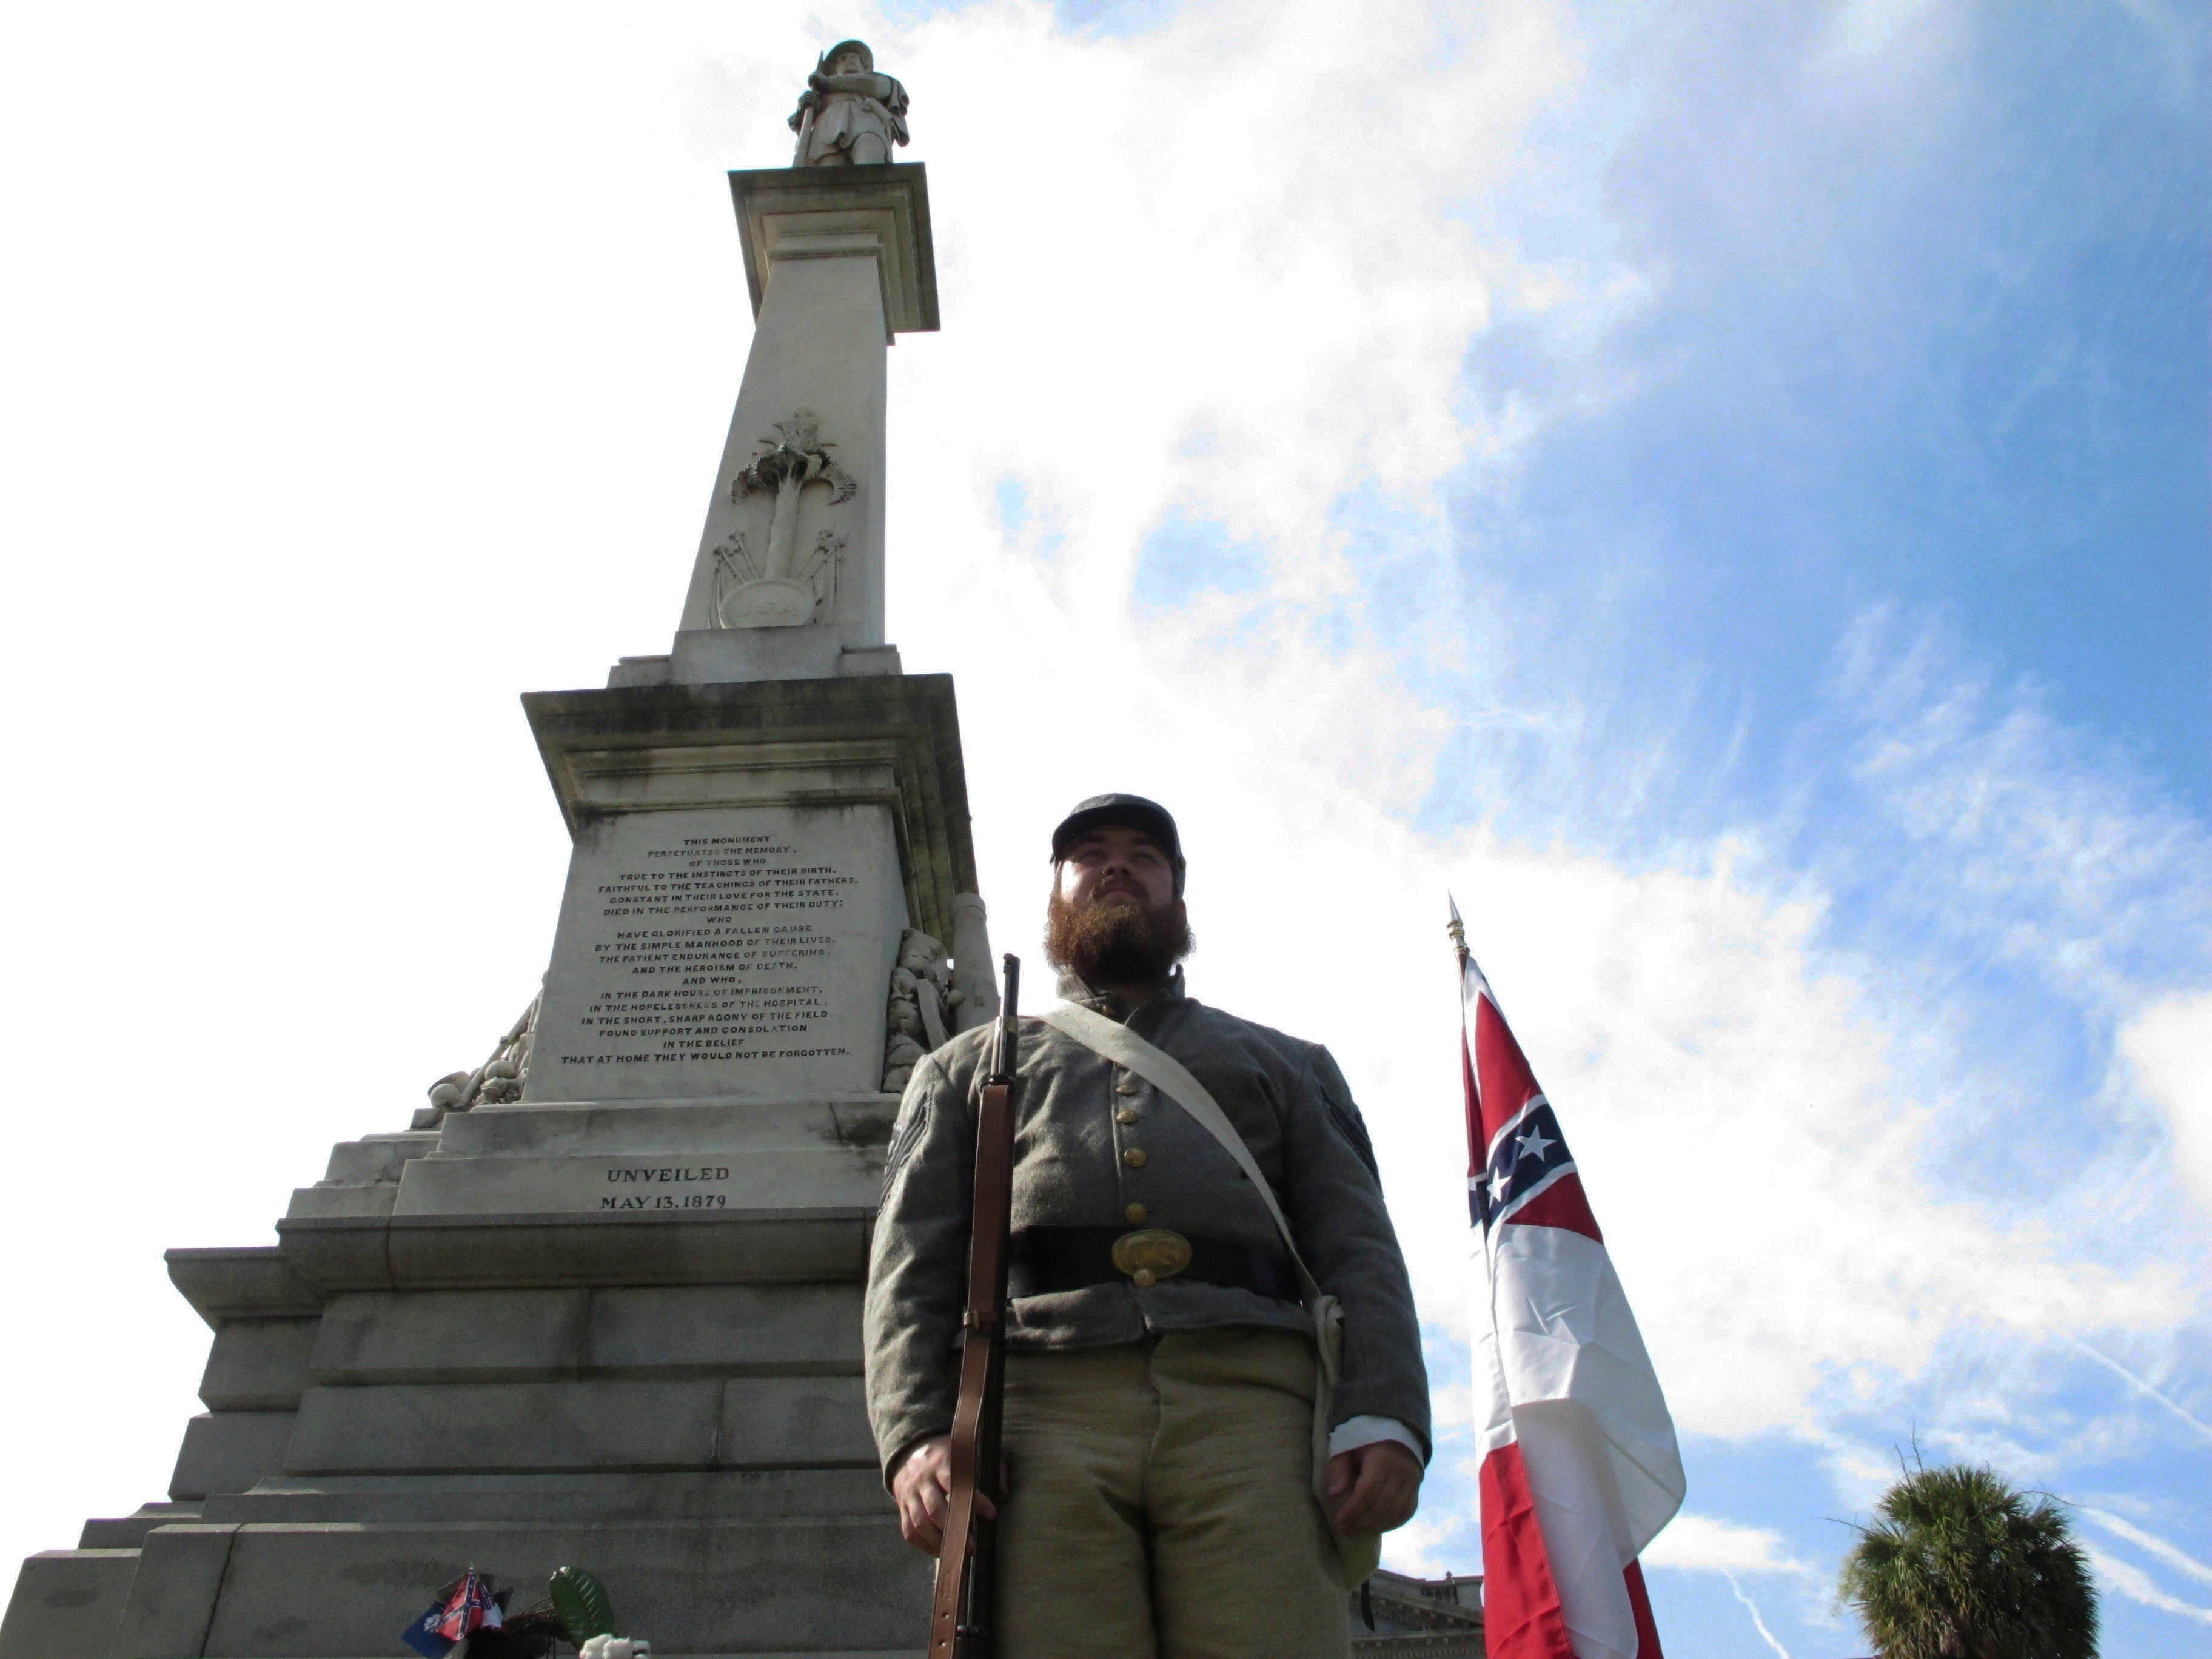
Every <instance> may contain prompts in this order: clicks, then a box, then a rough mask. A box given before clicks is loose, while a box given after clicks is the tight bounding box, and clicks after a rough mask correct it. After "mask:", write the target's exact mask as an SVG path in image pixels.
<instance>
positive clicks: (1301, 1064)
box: [865, 973, 1429, 1474]
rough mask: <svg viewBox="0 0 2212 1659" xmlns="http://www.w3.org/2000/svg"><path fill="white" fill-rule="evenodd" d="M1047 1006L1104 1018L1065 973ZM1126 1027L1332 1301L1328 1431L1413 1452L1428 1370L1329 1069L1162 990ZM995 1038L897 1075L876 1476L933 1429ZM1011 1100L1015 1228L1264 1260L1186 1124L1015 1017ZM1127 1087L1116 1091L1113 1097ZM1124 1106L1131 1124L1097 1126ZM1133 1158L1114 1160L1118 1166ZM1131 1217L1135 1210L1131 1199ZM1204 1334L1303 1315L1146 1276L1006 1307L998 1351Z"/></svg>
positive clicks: (1347, 1096) (1269, 1225)
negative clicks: (1240, 1162)
mask: <svg viewBox="0 0 2212 1659" xmlns="http://www.w3.org/2000/svg"><path fill="white" fill-rule="evenodd" d="M1060 994H1061V995H1062V996H1063V997H1065V998H1066V1000H1069V1001H1074V1002H1080V1003H1082V1004H1083V1005H1084V1006H1087V1007H1091V1008H1095V1009H1097V1011H1098V1012H1101V1013H1104V1014H1108V1015H1110V1016H1112V1017H1114V1018H1121V1017H1122V1012H1123V1011H1122V1010H1121V1009H1120V1008H1119V1007H1118V1006H1115V1005H1114V1004H1113V1003H1112V1001H1111V1000H1109V999H1106V998H1102V997H1100V996H1097V995H1096V994H1093V993H1091V991H1090V990H1089V989H1088V988H1087V987H1085V986H1083V985H1082V984H1081V983H1080V982H1079V981H1073V980H1070V979H1066V978H1063V979H1062V981H1061V982H1060ZM1126 1023H1127V1025H1128V1027H1129V1029H1130V1030H1132V1031H1133V1032H1134V1033H1135V1034H1136V1035H1138V1036H1141V1037H1143V1038H1144V1039H1145V1040H1146V1042H1151V1043H1152V1044H1153V1045H1154V1046H1155V1047H1156V1048H1161V1049H1164V1050H1165V1051H1166V1052H1167V1053H1168V1054H1171V1055H1173V1056H1174V1057H1175V1058H1176V1060H1181V1061H1182V1064H1183V1065H1184V1066H1186V1067H1188V1069H1189V1070H1190V1072H1191V1073H1193V1074H1194V1076H1196V1077H1197V1079H1198V1080H1199V1081H1200V1083H1202V1084H1204V1085H1206V1089H1207V1091H1209V1092H1210V1093H1211V1094H1212V1096H1213V1097H1214V1099H1215V1100H1216V1101H1218V1103H1220V1106H1221V1109H1222V1110H1223V1111H1224V1112H1225V1113H1226V1114H1227V1115H1228V1116H1229V1120H1230V1121H1231V1122H1232V1123H1233V1124H1235V1125H1236V1126H1237V1132H1238V1133H1240V1134H1242V1135H1243V1138H1244V1141H1245V1144H1246V1146H1249V1148H1250V1149H1251V1153H1252V1157H1253V1159H1254V1161H1255V1163H1257V1164H1259V1166H1260V1169H1261V1172H1262V1173H1264V1174H1265V1175H1266V1176H1267V1182H1268V1184H1269V1185H1270V1186H1271V1187H1273V1188H1274V1191H1275V1196H1276V1201H1277V1202H1278V1203H1279V1204H1280V1205H1281V1206H1282V1207H1283V1212H1284V1213H1285V1216H1287V1217H1288V1218H1289V1220H1290V1223H1291V1231H1292V1232H1293V1233H1294V1234H1295V1235H1296V1236H1297V1243H1298V1252H1299V1254H1300V1255H1302V1256H1304V1258H1305V1262H1306V1265H1307V1267H1310V1269H1311V1270H1312V1272H1313V1275H1314V1278H1315V1279H1316V1281H1317V1282H1318V1283H1319V1284H1320V1285H1321V1287H1322V1289H1323V1290H1324V1291H1328V1292H1329V1293H1330V1294H1332V1295H1334V1296H1335V1297H1337V1298H1338V1300H1339V1301H1340V1302H1341V1303H1342V1304H1343V1305H1344V1316H1345V1341H1344V1365H1343V1371H1342V1375H1341V1376H1340V1380H1339V1382H1338V1384H1337V1390H1336V1395H1335V1400H1334V1408H1333V1412H1332V1420H1333V1422H1334V1423H1342V1422H1344V1421H1345V1420H1346V1419H1349V1418H1352V1417H1361V1416H1368V1415H1373V1416H1377V1417H1386V1418H1394V1419H1396V1420H1397V1421H1399V1422H1401V1423H1402V1424H1404V1425H1407V1427H1408V1428H1409V1429H1411V1430H1412V1431H1413V1432H1414V1433H1415V1434H1416V1435H1418V1436H1419V1438H1420V1440H1421V1443H1422V1445H1423V1448H1424V1449H1426V1448H1427V1446H1428V1444H1429V1389H1428V1374H1427V1371H1426V1369H1425V1367H1424V1365H1423V1364H1422V1362H1421V1340H1420V1327H1419V1321H1418V1319H1417V1318H1416V1316H1415V1315H1414V1311H1413V1291H1412V1288H1411V1286H1410V1285H1408V1284H1407V1278H1406V1264H1405V1259H1404V1257H1403V1256H1402V1255H1400V1253H1399V1249H1398V1240H1397V1236H1396V1234H1395V1232H1394V1231H1392V1229H1391V1226H1390V1217H1389V1212H1388V1211H1386V1210H1385V1209H1384V1207H1383V1188H1382V1185H1381V1182H1379V1181H1378V1179H1377V1178H1376V1169H1375V1154H1374V1152H1373V1149H1372V1148H1371V1147H1370V1145H1369V1144H1368V1139H1367V1129H1366V1126H1365V1125H1364V1123H1363V1122H1362V1121H1361V1120H1360V1116H1359V1109H1358V1107H1357V1106H1355V1105H1354V1104H1353V1103H1352V1093H1351V1091H1350V1090H1349V1089H1347V1088H1346V1086H1345V1081H1344V1077H1343V1074H1342V1073H1340V1072H1339V1071H1338V1070H1337V1067H1336V1062H1335V1061H1334V1060H1332V1059H1330V1058H1329V1054H1328V1050H1327V1049H1326V1048H1322V1047H1321V1046H1320V1045H1318V1044H1317V1043H1311V1042H1300V1041H1298V1040H1297V1038H1295V1037H1290V1036H1284V1035H1283V1034H1282V1033H1281V1032H1279V1031H1273V1030H1269V1029H1268V1028H1267V1027H1266V1026H1264V1025H1257V1024H1253V1023H1252V1022H1251V1021H1250V1020H1247V1019H1239V1018H1237V1017H1236V1016H1235V1015H1233V1014H1226V1013H1223V1012H1221V1011H1220V1010H1218V1009H1216V1008H1209V1007H1207V1006H1206V1005H1205V1004H1203V1003H1201V1002H1199V1001H1197V1000H1195V999H1194V998H1191V997H1188V996H1187V995H1185V994H1183V989H1182V975H1181V974H1180V973H1178V974H1177V975H1176V977H1175V980H1174V982H1173V983H1172V984H1171V985H1170V987H1168V988H1166V989H1165V990H1163V991H1162V992H1161V993H1160V994H1158V996H1156V997H1155V998H1154V999H1153V1000H1152V1001H1150V1002H1147V1003H1146V1005H1145V1006H1143V1007H1141V1008H1139V1009H1138V1010H1137V1011H1136V1012H1135V1013H1134V1014H1133V1015H1130V1016H1128V1018H1127V1022H1126ZM995 1031H996V1026H995V1024H993V1025H987V1026H982V1027H978V1028H977V1029H975V1030H969V1031H963V1032H962V1033H961V1034H960V1035H959V1036H956V1037H954V1038H953V1039H952V1040H951V1042H948V1043H946V1044H945V1046H944V1047H943V1048H939V1049H938V1050H937V1051H936V1052H935V1053H933V1054H929V1055H927V1056H926V1057H925V1058H924V1059H923V1060H921V1063H920V1064H919V1065H918V1066H915V1073H914V1077H913V1079H912V1080H911V1081H910V1082H909V1083H908V1085H907V1089H906V1094H905V1097H904V1098H903V1100H902V1102H901V1103H900V1107H899V1115H898V1121H897V1124H896V1127H895V1128H894V1129H893V1130H892V1133H891V1143H890V1153H889V1159H888V1164H887V1166H886V1168H885V1170H884V1199H883V1209H882V1213H881V1214H880V1216H879V1217H878V1219H877V1223H876V1228H875V1236H874V1238H873V1241H872V1247H871V1251H870V1257H869V1263H868V1289H867V1301H866V1315H865V1340H866V1349H867V1392H868V1414H869V1419H870V1422H871V1424H872V1427H873V1429H874V1431H875V1437H876V1447H877V1450H878V1454H879V1455H880V1456H881V1458H882V1460H883V1464H884V1469H885V1471H886V1474H888V1471H889V1470H890V1468H892V1467H894V1466H895V1464H896V1462H897V1460H898V1459H899V1458H900V1457H901V1456H902V1455H903V1454H904V1453H905V1451H906V1449H907V1448H908V1446H910V1445H912V1444H913V1443H915V1441H916V1440H918V1439H921V1438H922V1437H926V1436H928V1435H933V1434H944V1433H947V1432H949V1431H951V1426H952V1407H953V1401H954V1397H955V1394H956V1392H957V1365H958V1352H959V1336H960V1319H961V1313H962V1310H963V1307H964V1306H965V1304H966V1298H967V1275H968V1232H969V1212H970V1203H971V1189H972V1187H973V1184H974V1171H975V1109H976V1105H977V1103H978V1102H979V1101H980V1099H981V1094H982V1086H983V1085H982V1079H983V1074H984V1073H985V1072H987V1070H988V1069H989V1057H990V1046H991V1042H992V1040H993V1037H994V1034H995ZM1017 1054H1018V1058H1017V1062H1016V1078H1017V1084H1016V1088H1015V1094H1014V1104H1015V1126H1014V1201H1013V1228H1014V1231H1016V1232H1019V1231H1021V1230H1023V1229H1024V1228H1030V1227H1096V1228H1127V1227H1128V1226H1131V1225H1137V1224H1134V1223H1133V1222H1132V1220H1131V1216H1132V1214H1133V1213H1134V1214H1136V1215H1139V1216H1141V1217H1142V1222H1141V1225H1146V1226H1151V1227H1166V1228H1170V1229H1175V1230H1177V1231H1184V1232H1188V1233H1191V1234H1205V1235H1207V1236H1209V1237H1214V1238H1225V1239H1227V1240H1230V1241H1231V1242H1233V1243H1237V1244H1241V1245H1246V1246H1249V1247H1253V1248H1255V1249H1259V1250H1261V1251H1264V1252H1267V1253H1268V1254H1270V1255H1273V1256H1275V1257H1278V1258H1280V1257H1281V1256H1282V1245H1281V1236H1280V1235H1279V1233H1278V1232H1277V1231H1276V1229H1275V1224H1274V1222H1273V1219H1272V1218H1270V1217H1269V1215H1268V1213H1267V1206H1266V1205H1265V1204H1264V1203H1263V1202H1262V1201H1261V1199H1260V1197H1259V1196H1258V1194H1255V1192H1253V1191H1252V1189H1251V1188H1250V1185H1249V1182H1247V1181H1246V1180H1245V1177H1244V1176H1243V1173H1242V1172H1241V1171H1240V1170H1238V1169H1237V1165H1236V1164H1235V1162H1234V1161H1232V1160H1231V1158H1230V1156H1229V1154H1228V1153H1227V1152H1225V1151H1224V1150H1223V1149H1222V1148H1221V1147H1220V1146H1218V1144H1217V1143H1216V1142H1215V1141H1214V1139H1213V1138H1212V1136H1211V1135H1210V1134H1208V1133H1206V1130H1205V1129H1203V1128H1202V1127H1200V1126H1199V1124H1198V1123H1197V1122H1195V1121H1194V1120H1193V1119H1192V1118H1191V1116H1190V1115H1189V1114H1188V1113H1187V1112H1185V1111H1184V1110H1183V1109H1182V1107H1180V1106H1178V1105H1176V1103H1175V1102H1174V1101H1172V1100H1170V1099H1169V1098H1168V1097H1166V1096H1164V1095H1163V1094H1161V1093H1160V1092H1159V1091H1158V1090H1156V1089H1154V1088H1153V1087H1152V1085H1150V1084H1148V1083H1146V1082H1145V1081H1144V1080H1143V1079H1140V1078H1135V1077H1133V1076H1132V1075H1131V1074H1130V1073H1127V1072H1126V1071H1124V1070H1123V1069H1122V1068H1121V1067H1120V1066H1116V1065H1115V1064H1114V1063H1113V1062H1112V1061H1110V1060H1107V1059H1105V1058H1104V1057H1103V1056H1102V1055H1100V1054H1096V1053H1094V1052H1093V1051H1092V1050H1091V1049H1090V1048H1086V1047H1085V1046H1084V1045H1083V1044H1081V1043H1079V1042H1077V1041H1076V1040H1075V1039H1074V1038H1073V1037H1071V1036H1066V1035H1065V1034H1063V1033H1062V1032H1060V1031H1059V1030H1055V1029H1054V1028H1053V1027H1051V1026H1048V1025H1047V1024H1044V1023H1043V1022H1042V1021H1041V1020H1036V1019H1024V1021H1023V1022H1022V1024H1021V1040H1020V1043H1019V1045H1018V1050H1017ZM1132 1085H1133V1087H1132ZM1124 1112H1133V1113H1134V1115H1135V1121H1133V1122H1131V1123H1127V1124H1124V1123H1121V1122H1119V1121H1117V1117H1116V1115H1117V1114H1118V1113H1124ZM1132 1151H1135V1152H1139V1153H1140V1154H1141V1156H1140V1157H1139V1158H1138V1159H1136V1160H1135V1161H1134V1162H1132V1160H1131V1159H1130V1158H1129V1157H1128V1154H1129V1153H1130V1152H1132ZM1131 1206H1141V1207H1140V1208H1139V1209H1138V1210H1136V1211H1134V1212H1133V1211H1132V1209H1131ZM1214 1325H1261V1326H1269V1327H1273V1328H1279V1329H1283V1330H1291V1331H1301V1332H1303V1331H1309V1330H1310V1328H1311V1327H1310V1322H1309V1320H1308V1318H1307V1316H1306V1314H1305V1312H1304V1310H1303V1309H1301V1308H1299V1307H1298V1306H1297V1304H1294V1303H1288V1302H1280V1301H1276V1300H1273V1299H1272V1298H1270V1297H1263V1296H1261V1295H1258V1294H1256V1293H1255V1292H1254V1291H1249V1290H1243V1289H1239V1288H1237V1287H1235V1286H1231V1285H1202V1284H1194V1283H1189V1282H1184V1281H1178V1280H1176V1279H1163V1280H1162V1281H1160V1282H1159V1283H1158V1284H1157V1285H1152V1286H1151V1287H1150V1288H1146V1289H1139V1287H1138V1286H1137V1285H1135V1284H1134V1283H1133V1282H1131V1281H1129V1280H1127V1279H1119V1278H1117V1279H1115V1280H1114V1281H1113V1282H1111V1283H1107V1284H1099V1285H1089V1286H1087V1287H1085V1288H1082V1289H1077V1290H1070V1291H1056V1292H1053V1293H1049V1294H1045V1295H1039V1296H1030V1297H1018V1298H1016V1299H1015V1300H1014V1302H1013V1303H1012V1307H1011V1309H1010V1310H1009V1316H1008V1323H1007V1341H1008V1343H1009V1344H1010V1345H1011V1346H1021V1347H1047V1348H1087V1347H1103V1346H1110V1345H1113V1344H1116V1343H1125V1342H1137V1341H1140V1340H1143V1339H1144V1338H1145V1337H1146V1335H1148V1334H1152V1333H1153V1332H1159V1331H1175V1330H1190V1329H1194V1328H1201V1327H1206V1326H1214Z"/></svg>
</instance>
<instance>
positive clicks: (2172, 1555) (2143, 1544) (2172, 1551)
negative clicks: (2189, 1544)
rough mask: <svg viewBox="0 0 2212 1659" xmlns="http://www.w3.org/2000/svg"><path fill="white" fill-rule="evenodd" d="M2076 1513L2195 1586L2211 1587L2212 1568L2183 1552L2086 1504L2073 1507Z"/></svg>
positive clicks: (2126, 1522) (2110, 1514) (2132, 1524)
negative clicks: (2179, 1573) (2187, 1579)
mask: <svg viewBox="0 0 2212 1659" xmlns="http://www.w3.org/2000/svg"><path fill="white" fill-rule="evenodd" d="M2077 1507H2078V1509H2079V1510H2080V1512H2081V1514H2083V1515H2085V1516H2088V1517H2089V1519H2090V1520H2091V1521H2093V1522H2095V1523H2096V1524H2097V1525H2098V1526H2100V1527H2102V1528H2104V1529H2105V1530H2106V1531H2107V1532H2109V1533H2111V1534H2112V1535H2113V1536H2114V1537H2116V1538H2124V1539H2125V1540H2127V1541H2128V1542H2129V1543H2130V1544H2133V1545H2134V1546H2135V1547H2136V1548H2137V1549H2140V1550H2142V1551H2143V1552H2145V1553H2148V1554H2149V1555H2152V1556H2154V1557H2156V1558H2157V1559H2159V1560H2160V1561H2163V1562H2164V1563H2166V1565H2167V1566H2169V1567H2172V1568H2174V1569H2175V1570H2177V1571H2180V1572H2185V1573H2186V1574H2188V1575H2189V1577H2191V1578H2194V1579H2196V1580H2197V1582H2198V1583H2204V1584H2212V1566H2208V1565H2205V1564H2204V1563H2203V1562H2202V1561H2199V1560H2198V1559H2197V1558H2196V1557H2195V1556H2193V1555H2191V1554H2190V1553H2188V1552H2187V1551H2185V1550H2183V1549H2180V1548H2178V1547H2175V1546H2174V1545H2173V1544H2172V1543H2169V1542H2168V1541H2166V1540H2165V1539H2163V1538H2160V1536H2159V1535H2158V1534H2155V1533H2150V1532H2145V1531H2144V1530H2143V1529H2142V1528H2141V1527H2138V1526H2137V1525H2136V1524H2135V1522H2132V1521H2129V1520H2126V1519H2124V1517H2122V1516H2117V1515H2114V1514H2113V1513H2112V1511H2111V1510H2100V1509H2097V1508H2094V1507H2093V1506H2091V1505H2090V1504H2080V1505H2078V1506H2077Z"/></svg>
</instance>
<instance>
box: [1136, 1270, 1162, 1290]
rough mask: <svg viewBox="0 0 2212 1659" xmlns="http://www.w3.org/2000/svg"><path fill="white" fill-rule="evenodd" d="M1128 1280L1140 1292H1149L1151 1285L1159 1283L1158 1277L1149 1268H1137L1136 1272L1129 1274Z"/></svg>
mask: <svg viewBox="0 0 2212 1659" xmlns="http://www.w3.org/2000/svg"><path fill="white" fill-rule="evenodd" d="M1129 1278H1130V1279H1131V1281H1132V1282H1133V1284H1134V1285H1136V1287H1137V1288H1138V1289H1139V1290H1140V1291H1149V1290H1150V1289H1152V1286H1153V1285H1157V1284H1158V1283H1159V1282H1160V1276H1159V1275H1158V1273H1154V1272H1153V1271H1152V1269H1151V1268H1150V1267H1139V1268H1138V1269H1137V1271H1136V1272H1134V1273H1131V1274H1130V1275H1129Z"/></svg>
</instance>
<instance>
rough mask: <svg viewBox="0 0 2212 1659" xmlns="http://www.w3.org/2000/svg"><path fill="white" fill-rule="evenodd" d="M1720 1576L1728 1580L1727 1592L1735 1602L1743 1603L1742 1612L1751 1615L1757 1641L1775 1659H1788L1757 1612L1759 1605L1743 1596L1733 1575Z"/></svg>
mask: <svg viewBox="0 0 2212 1659" xmlns="http://www.w3.org/2000/svg"><path fill="white" fill-rule="evenodd" d="M1722 1576H1723V1577H1725V1578H1726V1579H1727V1580H1728V1587H1729V1592H1730V1593H1731V1594H1732V1595H1735V1599H1736V1600H1737V1601H1741V1602H1742V1603H1743V1610H1744V1611H1745V1612H1746V1613H1749V1614H1750V1615H1751V1625H1752V1628H1753V1630H1756V1631H1757V1632H1759V1640H1760V1641H1762V1642H1764V1643H1765V1644H1766V1645H1767V1646H1768V1647H1769V1648H1771V1650H1773V1652H1774V1656H1775V1659H1790V1650H1789V1649H1788V1648H1785V1647H1784V1646H1783V1645H1782V1638H1780V1637H1778V1636H1777V1635H1776V1634H1775V1633H1774V1632H1772V1631H1771V1630H1770V1629H1768V1628H1767V1625H1766V1618H1765V1614H1763V1613H1760V1612H1759V1603H1758V1602H1756V1601H1753V1600H1752V1599H1751V1597H1750V1596H1749V1595H1747V1594H1745V1592H1744V1588H1743V1586H1742V1585H1741V1584H1739V1583H1736V1581H1735V1574H1734V1573H1732V1572H1730V1573H1724V1574H1723V1575H1722Z"/></svg>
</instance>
